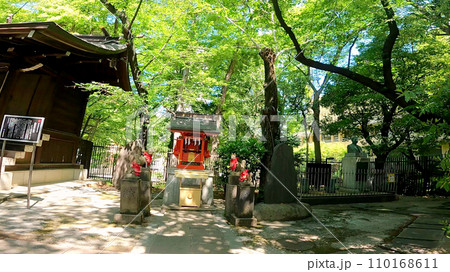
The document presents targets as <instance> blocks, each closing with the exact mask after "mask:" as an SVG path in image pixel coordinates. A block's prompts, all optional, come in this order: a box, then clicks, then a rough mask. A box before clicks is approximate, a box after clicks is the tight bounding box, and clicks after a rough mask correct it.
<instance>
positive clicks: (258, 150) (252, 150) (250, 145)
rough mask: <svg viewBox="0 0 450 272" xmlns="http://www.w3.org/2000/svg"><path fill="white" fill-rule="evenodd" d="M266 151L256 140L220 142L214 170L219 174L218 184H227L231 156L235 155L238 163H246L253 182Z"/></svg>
mask: <svg viewBox="0 0 450 272" xmlns="http://www.w3.org/2000/svg"><path fill="white" fill-rule="evenodd" d="M265 151H266V149H265V148H264V144H263V143H262V142H260V141H258V140H257V139H254V138H250V139H248V140H242V139H241V140H236V141H227V142H221V143H220V146H219V148H218V150H217V153H218V154H219V159H218V160H217V161H216V165H215V169H216V170H217V171H218V172H219V173H220V175H219V182H220V183H221V184H226V183H227V182H228V175H229V174H230V172H231V170H230V159H231V154H233V153H234V154H236V157H238V158H239V162H241V161H242V160H245V161H246V163H247V164H246V168H247V169H249V171H250V173H252V177H253V181H254V178H255V173H256V172H257V171H258V170H259V169H260V167H261V164H260V161H261V159H262V157H263V155H264V152H265Z"/></svg>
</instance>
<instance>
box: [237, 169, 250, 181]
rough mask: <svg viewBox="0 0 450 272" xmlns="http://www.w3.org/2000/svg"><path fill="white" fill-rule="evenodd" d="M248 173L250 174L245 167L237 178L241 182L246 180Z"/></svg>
mask: <svg viewBox="0 0 450 272" xmlns="http://www.w3.org/2000/svg"><path fill="white" fill-rule="evenodd" d="M249 175H250V174H249V173H248V169H245V170H244V171H242V172H241V177H240V178H239V181H240V182H243V181H245V180H247V179H248V176H249Z"/></svg>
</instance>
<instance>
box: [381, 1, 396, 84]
mask: <svg viewBox="0 0 450 272" xmlns="http://www.w3.org/2000/svg"><path fill="white" fill-rule="evenodd" d="M381 4H382V5H383V8H384V12H385V13H386V17H387V24H388V26H389V34H388V36H387V37H386V40H385V41H384V45H383V55H382V58H383V77H384V84H385V85H386V87H387V88H388V89H390V90H395V89H396V88H397V87H396V85H395V82H394V79H393V76H392V50H393V49H394V45H395V41H396V40H397V37H398V35H399V30H398V27H397V23H396V22H395V19H394V10H393V9H392V7H391V4H390V2H389V0H381Z"/></svg>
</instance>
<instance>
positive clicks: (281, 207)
mask: <svg viewBox="0 0 450 272" xmlns="http://www.w3.org/2000/svg"><path fill="white" fill-rule="evenodd" d="M309 211H311V206H310V205H309V204H307V203H303V205H300V204H295V203H290V204H265V203H259V204H257V205H256V206H255V211H254V213H253V214H254V216H255V217H256V218H257V219H258V220H259V221H292V220H300V219H303V218H306V217H309V216H311V213H310V212H309Z"/></svg>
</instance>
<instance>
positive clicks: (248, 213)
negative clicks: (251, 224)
mask: <svg viewBox="0 0 450 272" xmlns="http://www.w3.org/2000/svg"><path fill="white" fill-rule="evenodd" d="M237 187H238V190H237V191H238V192H237V196H238V197H237V199H236V210H235V214H236V216H237V217H238V218H252V217H253V209H254V206H255V187H253V186H237Z"/></svg>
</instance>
